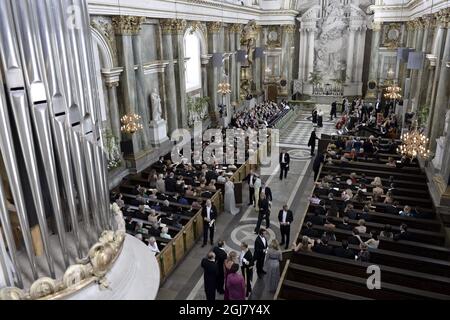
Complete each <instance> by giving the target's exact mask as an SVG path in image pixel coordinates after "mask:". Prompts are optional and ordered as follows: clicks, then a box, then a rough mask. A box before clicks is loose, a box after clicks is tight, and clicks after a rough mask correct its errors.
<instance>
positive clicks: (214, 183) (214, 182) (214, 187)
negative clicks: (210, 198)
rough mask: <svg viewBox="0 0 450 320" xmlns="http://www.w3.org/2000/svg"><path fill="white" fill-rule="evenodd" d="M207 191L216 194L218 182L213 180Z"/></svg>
mask: <svg viewBox="0 0 450 320" xmlns="http://www.w3.org/2000/svg"><path fill="white" fill-rule="evenodd" d="M206 189H208V191H212V192H215V191H216V190H217V189H216V180H214V179H211V181H210V182H209V184H208V186H207V187H206Z"/></svg>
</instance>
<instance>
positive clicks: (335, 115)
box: [330, 101, 337, 120]
mask: <svg viewBox="0 0 450 320" xmlns="http://www.w3.org/2000/svg"><path fill="white" fill-rule="evenodd" d="M336 112H337V103H336V101H334V102H333V103H332V104H331V111H330V117H331V120H333V116H334V117H335V118H337V114H336Z"/></svg>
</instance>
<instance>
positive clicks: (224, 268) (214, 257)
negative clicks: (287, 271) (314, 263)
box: [201, 229, 282, 301]
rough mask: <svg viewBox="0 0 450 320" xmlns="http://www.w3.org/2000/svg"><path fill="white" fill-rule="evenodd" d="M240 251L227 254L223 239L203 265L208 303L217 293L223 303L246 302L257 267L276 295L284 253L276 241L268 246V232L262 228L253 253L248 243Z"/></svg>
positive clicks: (260, 276)
mask: <svg viewBox="0 0 450 320" xmlns="http://www.w3.org/2000/svg"><path fill="white" fill-rule="evenodd" d="M240 249H241V251H240V252H236V251H227V250H226V249H225V242H224V241H223V240H220V241H219V242H218V244H217V246H215V247H214V248H213V250H211V251H210V252H209V253H208V254H207V257H206V258H204V259H203V260H202V262H201V267H202V268H203V271H204V275H203V276H204V289H205V294H206V298H207V300H209V301H214V300H215V299H216V294H217V293H218V294H220V295H223V296H224V300H245V299H246V298H248V297H249V296H250V294H251V292H252V280H253V273H254V270H253V269H254V268H256V272H257V275H258V277H259V278H262V277H264V276H266V284H267V286H268V290H269V291H270V292H275V290H276V288H277V286H278V282H279V280H280V262H281V261H282V254H281V250H280V245H279V243H278V241H277V240H276V239H274V240H272V241H271V242H270V244H269V241H268V239H267V231H266V230H265V229H261V230H260V232H259V233H258V236H257V238H256V240H255V243H254V250H253V252H252V251H251V250H250V249H249V245H248V244H247V243H246V242H242V243H241V246H240Z"/></svg>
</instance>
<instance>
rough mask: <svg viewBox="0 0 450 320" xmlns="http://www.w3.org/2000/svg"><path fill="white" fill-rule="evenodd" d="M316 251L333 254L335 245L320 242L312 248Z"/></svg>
mask: <svg viewBox="0 0 450 320" xmlns="http://www.w3.org/2000/svg"><path fill="white" fill-rule="evenodd" d="M312 250H313V251H314V252H317V253H322V254H333V247H332V246H329V245H325V244H323V243H319V244H316V245H314V247H313V248H312Z"/></svg>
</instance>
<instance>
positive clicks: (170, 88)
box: [159, 19, 178, 137]
mask: <svg viewBox="0 0 450 320" xmlns="http://www.w3.org/2000/svg"><path fill="white" fill-rule="evenodd" d="M159 24H160V26H161V31H162V52H163V59H164V60H167V61H168V62H169V64H168V65H167V67H166V70H165V77H164V84H165V87H166V99H165V102H166V110H167V119H166V120H167V131H168V132H167V133H168V136H169V137H170V136H171V135H172V133H173V131H174V130H176V129H177V128H178V119H177V88H176V83H175V64H174V57H173V39H172V34H173V20H169V19H167V20H161V21H160V23H159Z"/></svg>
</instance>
